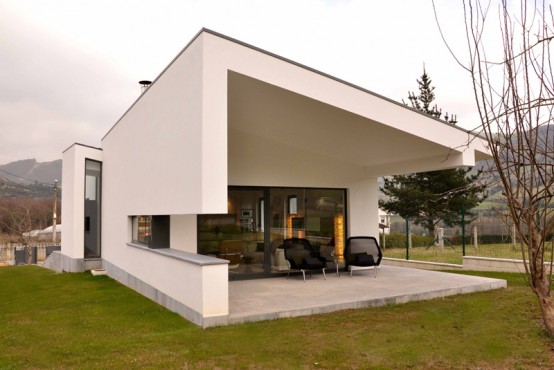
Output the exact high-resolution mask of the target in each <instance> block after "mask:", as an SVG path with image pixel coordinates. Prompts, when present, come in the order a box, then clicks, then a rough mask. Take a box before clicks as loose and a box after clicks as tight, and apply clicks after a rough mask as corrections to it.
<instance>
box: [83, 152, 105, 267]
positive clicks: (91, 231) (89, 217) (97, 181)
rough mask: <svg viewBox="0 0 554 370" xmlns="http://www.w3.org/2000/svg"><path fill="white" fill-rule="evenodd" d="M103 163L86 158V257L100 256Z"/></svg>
mask: <svg viewBox="0 0 554 370" xmlns="http://www.w3.org/2000/svg"><path fill="white" fill-rule="evenodd" d="M101 185H102V163H100V162H97V161H93V160H90V159H86V160H85V225H84V231H85V235H84V239H85V243H84V245H85V250H84V257H85V258H99V257H100V211H101V210H100V206H101Z"/></svg>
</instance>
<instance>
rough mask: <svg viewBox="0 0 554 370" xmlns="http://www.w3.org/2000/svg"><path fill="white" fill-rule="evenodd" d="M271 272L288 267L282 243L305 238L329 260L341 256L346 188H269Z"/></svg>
mask: <svg viewBox="0 0 554 370" xmlns="http://www.w3.org/2000/svg"><path fill="white" fill-rule="evenodd" d="M270 204H271V207H270V212H271V213H270V222H271V230H270V237H269V238H270V246H271V251H270V252H271V255H272V256H273V258H272V271H273V272H279V271H284V270H286V269H288V265H287V263H286V262H285V261H284V255H283V251H282V250H280V248H279V247H280V245H281V244H282V243H283V240H284V239H288V238H304V239H307V240H308V241H309V242H310V244H312V246H314V248H315V249H316V250H317V251H318V252H319V253H320V255H321V256H323V257H326V258H327V259H328V260H333V259H332V255H333V254H334V255H336V256H339V257H340V256H342V253H343V251H344V236H345V227H344V225H345V208H344V204H345V191H344V190H341V189H311V188H308V189H305V188H271V189H270Z"/></svg>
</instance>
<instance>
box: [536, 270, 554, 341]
mask: <svg viewBox="0 0 554 370" xmlns="http://www.w3.org/2000/svg"><path fill="white" fill-rule="evenodd" d="M536 283H537V284H536V285H535V287H536V289H535V293H536V294H537V298H538V299H539V305H540V307H541V311H542V318H543V322H544V326H545V329H546V332H547V333H548V336H549V337H551V338H552V337H553V336H554V302H553V301H552V297H551V295H550V292H549V289H548V285H549V279H548V277H546V275H544V278H543V279H541V281H538V282H536Z"/></svg>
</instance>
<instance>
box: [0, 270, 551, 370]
mask: <svg viewBox="0 0 554 370" xmlns="http://www.w3.org/2000/svg"><path fill="white" fill-rule="evenodd" d="M479 275H487V276H491V277H497V278H504V279H507V280H508V284H509V285H508V288H507V289H502V290H496V291H490V292H481V293H474V294H469V295H463V296H456V297H448V298H444V299H438V300H432V301H426V302H413V303H408V304H404V305H396V306H385V307H379V308H370V309H360V310H349V311H341V312H335V313H330V314H323V315H315V316H309V317H301V318H291V319H281V320H274V321H265V322H258V323H248V324H242V325H235V326H228V327H219V328H212V329H207V330H203V329H200V328H198V327H196V326H194V325H193V324H191V323H189V322H187V321H186V320H184V319H182V318H181V317H179V316H177V315H176V314H173V313H171V312H169V311H167V310H165V309H164V308H162V307H161V306H159V305H157V304H155V303H153V302H151V301H149V300H148V299H146V298H144V297H142V296H140V295H139V294H137V293H135V292H133V291H131V290H129V289H127V288H126V287H124V286H122V285H120V284H118V283H117V282H115V281H113V280H111V279H109V278H107V277H105V276H98V277H92V276H91V275H90V274H88V273H83V274H55V273H53V272H51V271H48V270H45V269H42V268H40V267H36V266H24V267H3V268H0V297H1V300H0V315H1V317H2V320H1V321H0V343H1V350H0V368H1V369H20V368H33V369H35V368H87V369H95V368H113V369H123V368H125V369H134V368H164V369H165V368H179V369H186V368H194V369H197V368H200V369H204V368H205V369H212V368H237V369H262V368H263V369H289V368H290V369H312V368H314V369H315V368H323V369H336V368H375V369H388V368H407V367H409V368H425V369H428V368H442V367H444V368H463V369H465V368H487V369H491V368H492V369H505V368H552V367H554V358H553V352H552V348H554V343H553V342H552V341H551V340H550V339H548V338H547V337H546V336H545V334H544V330H543V328H542V326H541V324H540V312H539V310H538V308H537V305H536V299H535V298H534V296H533V295H532V293H531V292H530V290H529V288H527V287H526V286H525V281H524V279H523V277H522V275H519V274H500V273H479Z"/></svg>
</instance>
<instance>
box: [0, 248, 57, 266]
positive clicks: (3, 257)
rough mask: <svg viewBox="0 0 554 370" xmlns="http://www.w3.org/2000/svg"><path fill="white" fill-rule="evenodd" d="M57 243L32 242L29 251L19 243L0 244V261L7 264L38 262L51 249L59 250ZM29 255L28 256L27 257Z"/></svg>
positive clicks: (51, 250) (42, 259)
mask: <svg viewBox="0 0 554 370" xmlns="http://www.w3.org/2000/svg"><path fill="white" fill-rule="evenodd" d="M60 249H61V247H60V244H59V243H34V244H32V245H31V246H30V255H29V251H28V250H25V245H23V244H20V243H6V244H0V263H2V264H7V265H19V264H27V263H28V262H29V260H30V262H31V263H34V264H36V263H39V262H42V261H44V260H45V259H46V258H47V257H48V256H49V255H50V254H51V253H52V252H53V251H55V250H60ZM29 257H30V258H29Z"/></svg>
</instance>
